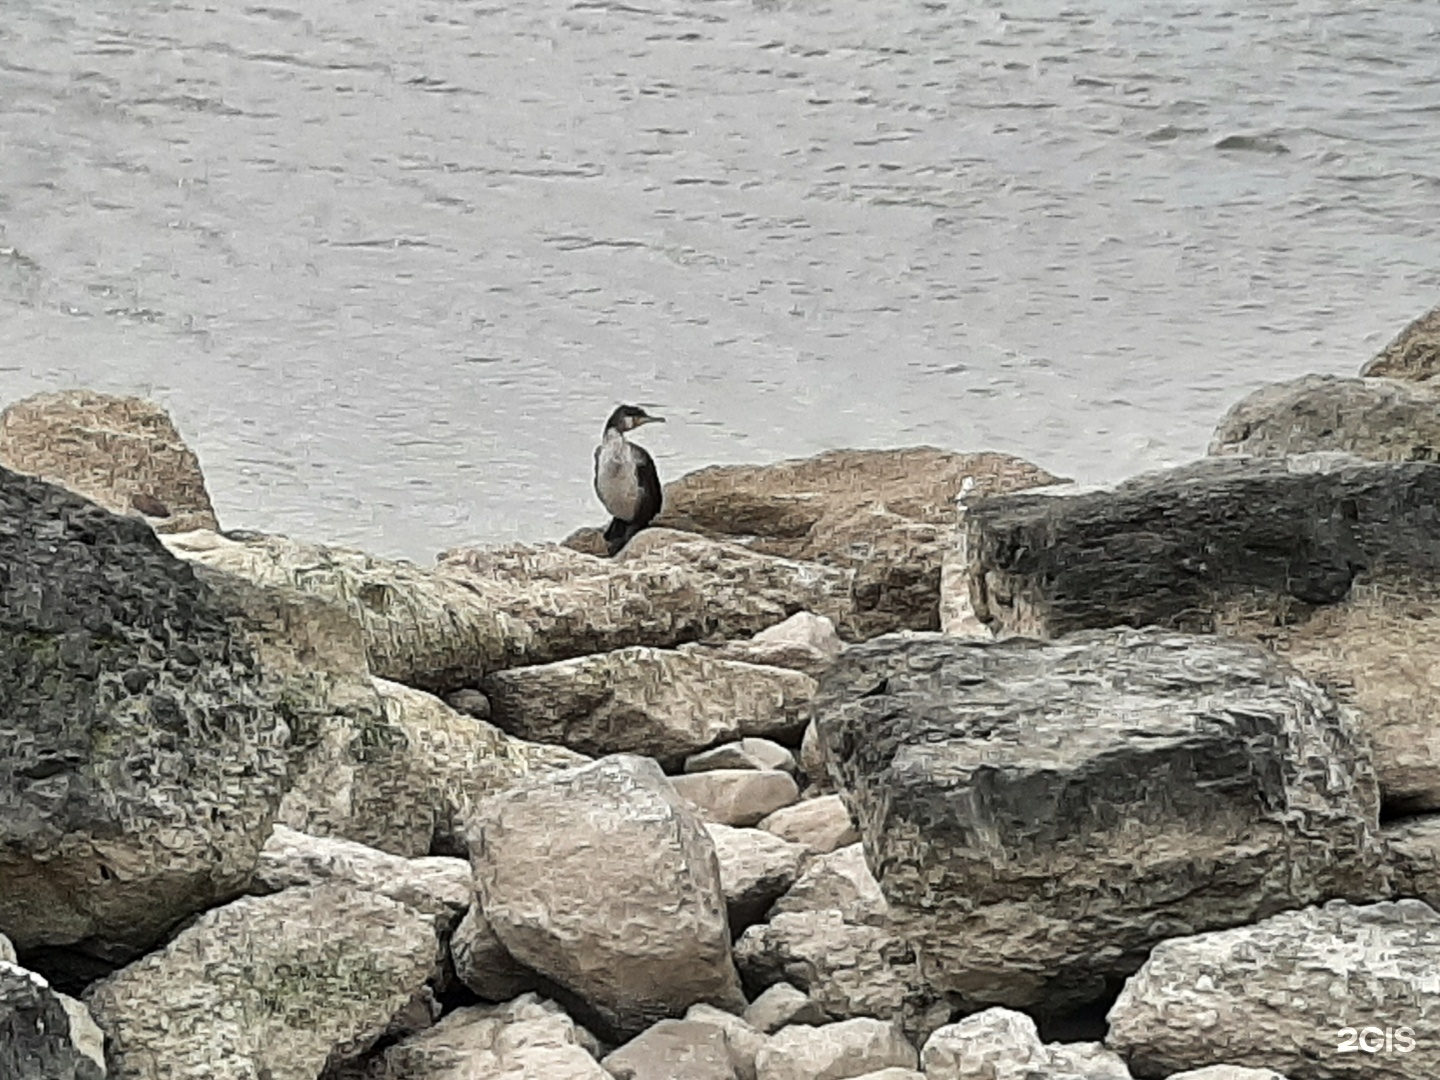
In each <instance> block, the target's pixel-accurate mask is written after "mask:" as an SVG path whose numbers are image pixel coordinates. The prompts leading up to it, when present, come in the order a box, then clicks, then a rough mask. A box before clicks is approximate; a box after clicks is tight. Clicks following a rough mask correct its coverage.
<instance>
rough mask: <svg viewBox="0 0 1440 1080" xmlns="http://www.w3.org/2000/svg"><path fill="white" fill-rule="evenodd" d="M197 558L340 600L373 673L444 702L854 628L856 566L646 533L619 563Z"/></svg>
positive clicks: (475, 555)
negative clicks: (555, 666)
mask: <svg viewBox="0 0 1440 1080" xmlns="http://www.w3.org/2000/svg"><path fill="white" fill-rule="evenodd" d="M165 539H166V542H167V543H168V544H169V545H170V547H171V550H172V551H174V552H175V553H176V554H177V555H179V556H181V557H182V558H185V559H188V560H190V561H191V562H195V563H201V564H204V565H208V566H214V567H217V568H220V569H224V570H228V571H230V572H231V573H233V574H236V575H238V576H240V577H243V578H246V579H247V580H250V581H252V582H255V583H256V584H259V585H264V586H290V587H296V588H299V589H301V590H303V591H306V592H312V593H317V594H320V595H323V596H326V597H328V598H330V599H332V600H335V601H337V602H339V603H340V604H341V606H342V607H343V608H344V609H345V610H346V611H348V612H349V613H350V615H351V616H352V617H353V618H354V619H355V620H356V621H357V622H358V623H359V624H360V627H361V630H362V632H363V634H364V640H365V645H366V650H367V653H368V655H369V658H370V669H371V672H372V673H373V674H375V675H378V676H381V677H382V678H387V679H393V680H395V681H396V682H402V683H405V684H406V685H408V686H415V687H419V688H420V689H424V690H429V691H432V692H435V693H442V694H443V693H447V692H449V691H451V690H455V689H458V688H461V687H466V686H475V685H477V684H478V683H479V682H480V681H481V680H482V679H483V678H484V676H485V675H487V674H489V673H490V672H491V671H497V670H500V669H503V668H511V667H520V666H523V665H537V664H547V663H552V662H554V661H557V660H567V659H571V658H573V657H577V656H587V655H590V654H592V653H598V652H610V651H613V650H615V649H621V648H626V647H628V646H632V645H647V646H652V647H656V648H673V647H674V646H676V645H678V644H680V643H681V642H685V641H693V640H696V639H698V638H701V637H708V636H711V635H719V636H723V637H743V636H745V635H748V634H751V633H754V632H755V631H756V630H760V629H763V628H764V627H766V626H769V625H772V624H773V623H775V622H776V621H777V620H779V619H783V618H784V617H785V616H786V615H788V614H790V613H791V612H793V611H795V610H796V609H797V608H802V609H809V610H813V611H817V612H821V613H823V614H827V615H830V616H832V617H835V618H836V619H837V620H838V621H840V622H843V621H844V619H845V617H846V613H847V612H849V611H850V610H851V607H852V599H851V582H852V580H853V576H854V574H853V571H850V570H847V569H843V568H840V567H824V566H818V565H815V564H812V563H799V562H795V561H792V560H786V559H777V558H775V557H773V556H766V555H763V554H761V553H759V552H754V551H750V550H748V549H746V548H743V547H741V546H739V545H737V544H724V543H718V542H715V541H710V540H705V539H702V538H700V537H696V536H684V535H679V534H676V533H674V532H672V531H669V530H664V529H647V530H645V532H644V533H642V534H641V535H640V536H637V537H636V538H635V539H634V540H632V541H631V542H630V544H628V545H627V546H626V549H625V551H624V553H623V554H622V557H621V558H619V559H599V558H595V557H593V556H590V555H584V554H581V553H579V552H576V551H573V550H571V549H569V548H566V547H561V546H559V545H544V544H542V545H535V546H527V545H519V544H517V545H510V546H508V547H501V548H494V549H489V550H485V551H478V550H469V549H460V550H456V551H452V552H446V553H444V555H443V557H442V559H441V561H440V562H439V563H438V564H437V565H436V566H435V567H433V568H428V569H427V568H422V567H418V566H415V565H414V564H412V563H407V562H401V561H395V560H389V559H381V558H377V557H375V556H371V555H367V554H365V553H364V552H359V551H351V550H346V549H343V548H328V547H322V546H319V545H315V544H305V543H301V542H299V541H296V540H291V539H288V538H286V537H281V536H259V535H254V534H252V535H250V536H248V537H247V538H246V539H243V540H233V539H227V538H225V537H222V536H219V535H217V534H215V533H210V532H204V531H200V532H193V533H184V534H179V535H175V536H170V537H167V538H165Z"/></svg>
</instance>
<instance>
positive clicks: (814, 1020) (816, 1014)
mask: <svg viewBox="0 0 1440 1080" xmlns="http://www.w3.org/2000/svg"><path fill="white" fill-rule="evenodd" d="M833 1019H834V1017H832V1016H830V1015H828V1014H827V1013H826V1012H825V1010H824V1009H822V1008H821V1007H820V1006H819V1005H817V1004H816V1003H815V1002H814V1001H812V1000H810V995H808V994H806V993H805V992H804V991H802V990H797V989H795V987H793V986H791V985H790V984H789V983H787V982H778V983H776V984H775V985H774V986H770V987H767V988H766V989H765V990H764V992H762V993H761V994H760V996H759V997H757V998H756V999H755V1000H754V1001H752V1002H751V1003H750V1004H749V1005H748V1006H746V1008H745V1022H746V1023H748V1024H750V1025H751V1026H752V1027H755V1028H758V1029H759V1030H761V1031H763V1032H765V1034H767V1035H773V1034H774V1033H775V1032H777V1031H779V1030H780V1029H781V1028H783V1027H788V1026H789V1025H791V1024H809V1025H811V1026H814V1025H817V1024H828V1023H829V1022H830V1021H831V1020H833Z"/></svg>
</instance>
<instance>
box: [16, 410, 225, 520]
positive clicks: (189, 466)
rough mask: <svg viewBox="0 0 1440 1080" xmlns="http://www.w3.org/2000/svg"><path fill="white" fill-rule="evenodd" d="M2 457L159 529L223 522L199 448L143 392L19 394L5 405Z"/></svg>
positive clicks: (110, 509) (118, 512)
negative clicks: (217, 516) (135, 394)
mask: <svg viewBox="0 0 1440 1080" xmlns="http://www.w3.org/2000/svg"><path fill="white" fill-rule="evenodd" d="M0 465H4V466H5V467H7V468H10V469H14V470H15V471H16V472H22V473H29V474H30V475H32V476H39V477H42V478H43V479H46V480H49V481H51V482H52V483H56V484H62V485H64V486H65V487H67V488H69V489H70V490H71V491H73V492H75V493H76V494H77V495H83V496H85V498H87V499H90V500H91V501H93V502H97V503H99V504H100V505H101V506H103V507H105V509H107V510H109V511H111V512H112V513H116V514H132V515H140V516H143V517H144V518H145V519H146V520H147V521H148V522H149V523H150V526H151V528H153V529H155V531H156V532H167V533H173V532H185V531H189V530H191V529H218V528H219V527H220V526H219V524H218V523H217V522H216V520H215V508H214V506H212V505H211V503H210V494H209V492H207V491H206V490H205V477H204V476H203V475H202V474H201V472H200V462H199V459H197V458H196V456H195V452H194V451H193V450H191V449H190V447H188V446H186V445H185V442H184V440H183V439H181V438H180V433H179V432H178V431H176V429H175V425H174V423H173V422H172V421H171V419H170V417H169V415H168V414H167V413H166V412H165V410H164V409H162V408H161V407H160V406H158V405H156V404H154V403H153V402H150V401H146V400H144V399H143V398H138V397H118V396H116V395H113V394H101V393H97V392H95V391H93V390H62V391H59V392H56V393H45V394H36V395H35V396H34V397H28V398H25V399H24V400H23V401H17V402H15V403H14V404H12V405H10V406H8V407H7V408H6V409H5V411H4V412H3V413H0Z"/></svg>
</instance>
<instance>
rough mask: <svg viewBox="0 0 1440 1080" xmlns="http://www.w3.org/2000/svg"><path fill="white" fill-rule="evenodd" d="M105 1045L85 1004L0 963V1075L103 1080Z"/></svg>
mask: <svg viewBox="0 0 1440 1080" xmlns="http://www.w3.org/2000/svg"><path fill="white" fill-rule="evenodd" d="M103 1042H104V1039H103V1036H101V1034H100V1031H99V1029H98V1028H97V1027H96V1026H95V1022H94V1021H93V1020H91V1019H90V1014H89V1013H88V1012H86V1011H85V1006H83V1005H81V1004H80V1003H79V1002H78V1001H75V1000H73V999H71V998H67V997H65V996H64V995H63V994H57V993H56V992H55V991H54V990H52V989H51V988H50V986H49V984H48V983H46V981H45V980H44V979H42V978H41V977H40V976H39V975H36V974H35V973H34V972H32V971H26V970H25V969H24V968H20V967H16V966H15V965H14V964H9V963H6V962H4V961H0V1077H4V1078H5V1080H103V1078H104V1076H105V1059H104V1051H103Z"/></svg>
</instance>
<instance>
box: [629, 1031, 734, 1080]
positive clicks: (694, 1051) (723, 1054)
mask: <svg viewBox="0 0 1440 1080" xmlns="http://www.w3.org/2000/svg"><path fill="white" fill-rule="evenodd" d="M600 1064H602V1065H603V1066H605V1070H606V1072H608V1073H609V1074H610V1075H611V1076H613V1077H615V1080H737V1074H736V1071H735V1063H734V1061H733V1060H732V1059H731V1054H730V1044H729V1040H728V1039H727V1038H726V1036H725V1032H724V1030H723V1029H721V1028H718V1027H716V1026H715V1025H714V1024H707V1023H704V1022H703V1021H698V1020H661V1021H660V1022H659V1023H658V1024H655V1025H653V1026H652V1027H649V1028H646V1029H645V1030H644V1031H642V1032H641V1033H640V1034H639V1035H637V1036H635V1038H633V1039H631V1040H630V1041H629V1042H628V1043H626V1044H625V1045H624V1046H622V1047H620V1048H619V1049H618V1050H616V1051H615V1052H614V1053H612V1054H609V1055H607V1056H606V1057H605V1058H604V1059H603V1060H602V1061H601V1062H600Z"/></svg>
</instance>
